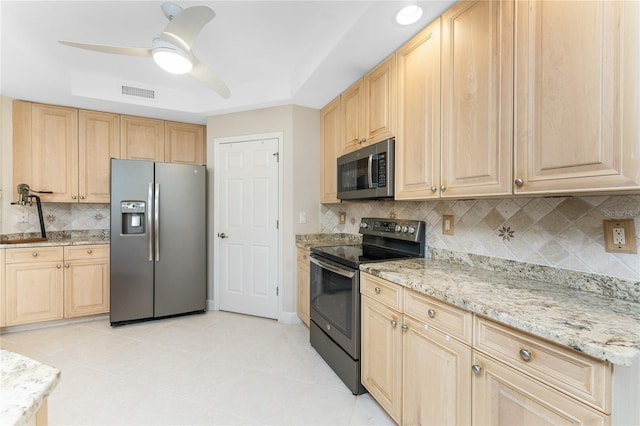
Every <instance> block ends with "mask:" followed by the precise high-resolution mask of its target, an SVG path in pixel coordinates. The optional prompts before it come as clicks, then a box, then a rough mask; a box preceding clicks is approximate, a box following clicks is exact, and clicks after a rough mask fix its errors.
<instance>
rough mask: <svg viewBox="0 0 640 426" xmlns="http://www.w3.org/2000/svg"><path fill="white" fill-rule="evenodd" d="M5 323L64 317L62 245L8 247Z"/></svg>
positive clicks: (13, 323) (23, 322)
mask: <svg viewBox="0 0 640 426" xmlns="http://www.w3.org/2000/svg"><path fill="white" fill-rule="evenodd" d="M5 256H6V259H5V262H6V270H5V273H6V280H5V286H6V288H5V290H4V291H5V297H6V299H5V309H4V311H5V315H6V318H5V324H6V325H7V326H12V325H20V324H28V323H34V322H40V321H50V320H56V319H62V317H63V297H62V295H63V280H64V274H63V269H62V262H63V249H62V247H43V248H20V249H6V254H5Z"/></svg>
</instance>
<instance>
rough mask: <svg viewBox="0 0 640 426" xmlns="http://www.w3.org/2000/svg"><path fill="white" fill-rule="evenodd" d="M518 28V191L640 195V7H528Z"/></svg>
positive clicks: (522, 5) (521, 5)
mask: <svg viewBox="0 0 640 426" xmlns="http://www.w3.org/2000/svg"><path fill="white" fill-rule="evenodd" d="M516 20H517V25H516V28H517V34H516V43H517V49H516V52H517V54H516V59H515V69H516V79H515V87H516V89H515V90H516V99H517V103H516V122H515V126H516V129H515V130H516V132H515V133H516V145H515V150H516V152H515V167H514V169H515V177H516V178H517V179H518V181H517V183H516V185H519V186H516V188H515V192H516V193H518V194H530V193H560V192H573V193H575V192H582V191H593V190H607V191H610V190H630V189H636V190H637V189H638V188H640V144H638V137H639V135H640V124H639V120H638V117H639V116H640V109H639V107H638V105H639V104H640V85H639V84H638V75H640V52H639V51H638V40H639V39H640V30H639V29H638V27H639V26H640V4H638V2H635V1H631V2H620V1H589V2H538V1H519V2H517V6H516ZM587 23H588V24H587ZM520 180H521V181H520Z"/></svg>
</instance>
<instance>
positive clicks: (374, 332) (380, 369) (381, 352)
mask: <svg viewBox="0 0 640 426" xmlns="http://www.w3.org/2000/svg"><path fill="white" fill-rule="evenodd" d="M361 310H362V325H361V339H362V348H361V352H362V353H361V356H360V362H361V375H362V384H363V385H364V387H365V388H367V390H368V391H369V393H370V394H371V396H373V397H374V398H375V400H376V401H378V403H379V404H380V405H381V406H382V408H384V409H385V411H386V412H387V413H388V414H389V415H390V416H391V417H392V418H393V420H395V421H396V422H397V423H398V424H400V422H401V415H402V333H401V331H400V330H401V328H400V319H401V318H400V314H399V313H398V312H397V311H394V310H393V309H390V308H388V307H386V306H385V305H383V304H381V303H378V302H376V301H375V300H373V299H371V298H369V297H367V296H362V301H361Z"/></svg>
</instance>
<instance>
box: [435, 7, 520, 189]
mask: <svg viewBox="0 0 640 426" xmlns="http://www.w3.org/2000/svg"><path fill="white" fill-rule="evenodd" d="M512 53H513V1H512V0H505V1H463V2H460V3H457V4H456V5H455V6H454V7H452V8H451V9H449V10H448V11H447V12H445V13H444V14H443V15H442V181H441V196H442V197H461V196H493V195H508V194H511V188H512V185H511V183H512V182H511V175H512V171H511V165H512V162H513V159H512V152H513V151H512V148H513V56H512Z"/></svg>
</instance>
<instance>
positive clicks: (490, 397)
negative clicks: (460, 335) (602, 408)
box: [472, 352, 609, 426]
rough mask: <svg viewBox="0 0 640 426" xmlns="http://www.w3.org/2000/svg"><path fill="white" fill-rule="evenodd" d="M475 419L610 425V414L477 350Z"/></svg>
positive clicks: (482, 421)
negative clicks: (477, 371)
mask: <svg viewBox="0 0 640 426" xmlns="http://www.w3.org/2000/svg"><path fill="white" fill-rule="evenodd" d="M473 364H474V365H476V366H478V367H479V368H480V371H479V373H478V374H474V375H473V377H472V392H473V423H474V424H478V425H532V426H533V425H536V426H538V425H560V424H562V425H567V424H574V425H583V424H584V425H607V424H609V417H608V416H606V415H604V414H602V413H600V412H598V411H596V410H593V409H591V408H588V407H587V406H586V405H584V404H581V403H580V402H578V401H576V400H575V399H573V398H570V397H568V396H566V395H564V394H561V393H560V392H558V391H556V390H553V389H552V388H550V387H548V386H545V385H543V384H542V383H540V382H538V381H536V380H534V379H532V378H530V377H528V376H525V375H524V374H522V373H519V372H517V371H516V370H514V369H512V368H510V367H507V366H506V365H504V364H502V363H500V362H498V361H495V360H493V359H492V358H490V357H487V356H484V355H482V354H480V353H477V352H474V354H473Z"/></svg>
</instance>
